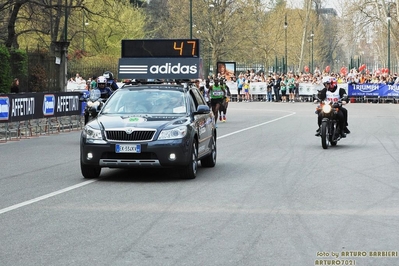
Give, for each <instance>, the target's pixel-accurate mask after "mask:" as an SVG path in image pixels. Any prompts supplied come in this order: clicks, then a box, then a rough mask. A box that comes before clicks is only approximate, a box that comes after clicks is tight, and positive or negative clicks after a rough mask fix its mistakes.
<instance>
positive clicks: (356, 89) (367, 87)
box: [348, 83, 399, 97]
mask: <svg viewBox="0 0 399 266" xmlns="http://www.w3.org/2000/svg"><path fill="white" fill-rule="evenodd" d="M348 95H349V96H366V97H367V96H371V97H399V84H397V85H386V84H371V83H366V84H348Z"/></svg>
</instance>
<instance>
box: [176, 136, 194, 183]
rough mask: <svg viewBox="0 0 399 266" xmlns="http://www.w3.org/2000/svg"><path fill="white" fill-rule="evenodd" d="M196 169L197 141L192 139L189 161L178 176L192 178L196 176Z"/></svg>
mask: <svg viewBox="0 0 399 266" xmlns="http://www.w3.org/2000/svg"><path fill="white" fill-rule="evenodd" d="M197 169H198V148H197V142H196V141H195V140H194V141H193V145H192V147H191V155H190V162H189V163H188V165H186V166H184V167H183V168H182V169H181V171H180V176H181V177H182V178H185V179H194V178H196V177H197Z"/></svg>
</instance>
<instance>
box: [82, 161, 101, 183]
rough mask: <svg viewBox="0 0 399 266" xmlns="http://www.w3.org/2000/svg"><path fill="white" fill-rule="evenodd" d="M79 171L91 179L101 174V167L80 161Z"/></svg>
mask: <svg viewBox="0 0 399 266" xmlns="http://www.w3.org/2000/svg"><path fill="white" fill-rule="evenodd" d="M80 171H81V172H82V175H83V177H84V178H87V179H93V178H98V177H99V176H100V174H101V167H99V166H92V165H87V164H83V163H82V162H80Z"/></svg>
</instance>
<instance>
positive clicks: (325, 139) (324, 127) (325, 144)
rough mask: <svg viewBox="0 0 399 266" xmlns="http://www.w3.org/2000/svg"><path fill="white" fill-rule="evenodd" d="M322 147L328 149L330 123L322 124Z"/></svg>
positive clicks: (324, 122)
mask: <svg viewBox="0 0 399 266" xmlns="http://www.w3.org/2000/svg"><path fill="white" fill-rule="evenodd" d="M320 135H321V146H323V149H328V122H327V121H323V122H322V123H321V132H320Z"/></svg>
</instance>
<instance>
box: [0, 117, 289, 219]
mask: <svg viewBox="0 0 399 266" xmlns="http://www.w3.org/2000/svg"><path fill="white" fill-rule="evenodd" d="M294 114H296V113H295V112H294V113H291V114H289V115H285V116H282V117H279V118H276V119H273V120H270V121H267V122H264V123H261V124H257V125H254V126H251V127H247V128H244V129H240V130H237V131H234V132H232V133H229V134H226V135H223V136H220V137H218V138H217V139H222V138H226V137H228V136H231V135H234V134H238V133H241V132H243V131H247V130H250V129H253V128H256V127H260V126H264V125H267V124H270V123H272V122H276V121H278V120H281V119H284V118H287V117H289V116H292V115H294ZM100 179H101V178H100ZM100 179H92V180H88V181H85V182H82V183H79V184H76V185H73V186H70V187H67V188H64V189H60V190H57V191H54V192H51V193H49V194H46V195H43V196H40V197H37V198H34V199H31V200H27V201H24V202H21V203H18V204H15V205H12V206H10V207H7V208H4V209H0V214H3V213H6V212H9V211H13V210H16V209H19V208H21V207H24V206H27V205H30V204H33V203H35V202H38V201H42V200H45V199H48V198H51V197H54V196H57V195H60V194H62V193H65V192H68V191H71V190H74V189H76V188H80V187H83V186H86V185H88V184H91V183H94V182H96V181H98V180H100Z"/></svg>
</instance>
